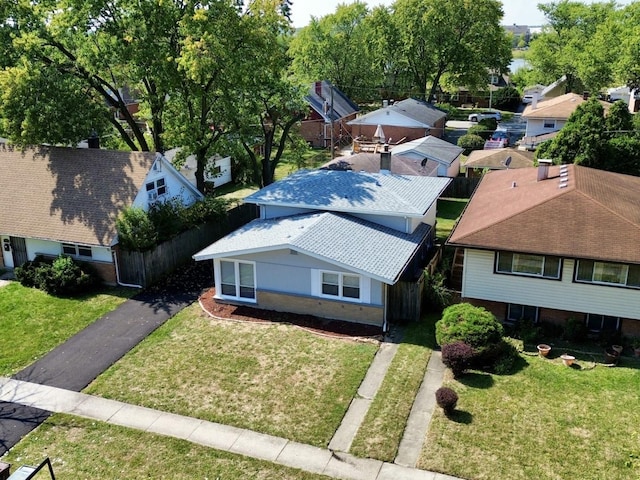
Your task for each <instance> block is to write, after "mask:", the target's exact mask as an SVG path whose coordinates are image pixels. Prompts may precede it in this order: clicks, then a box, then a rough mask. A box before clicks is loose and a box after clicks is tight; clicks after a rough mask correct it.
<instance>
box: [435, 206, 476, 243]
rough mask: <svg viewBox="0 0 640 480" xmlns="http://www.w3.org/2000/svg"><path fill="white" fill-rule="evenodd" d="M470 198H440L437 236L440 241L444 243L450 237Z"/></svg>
mask: <svg viewBox="0 0 640 480" xmlns="http://www.w3.org/2000/svg"><path fill="white" fill-rule="evenodd" d="M468 201H469V199H468V198H440V199H438V205H437V209H438V210H437V211H438V218H437V222H438V223H437V226H436V234H437V236H438V239H440V240H442V241H444V240H446V239H447V238H448V237H449V234H450V233H451V230H453V227H454V225H455V224H456V222H457V221H458V218H459V217H460V214H461V213H462V210H464V207H466V205H467V202H468Z"/></svg>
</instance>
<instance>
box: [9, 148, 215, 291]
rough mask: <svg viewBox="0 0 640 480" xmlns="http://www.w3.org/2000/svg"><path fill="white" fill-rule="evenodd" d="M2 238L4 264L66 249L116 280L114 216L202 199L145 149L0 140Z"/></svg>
mask: <svg viewBox="0 0 640 480" xmlns="http://www.w3.org/2000/svg"><path fill="white" fill-rule="evenodd" d="M0 171H2V176H1V177H0V204H1V205H2V215H0V243H1V244H2V261H3V264H4V265H5V266H6V267H8V268H13V267H17V266H20V265H22V264H23V263H24V262H26V261H28V260H33V259H34V258H35V257H36V255H39V254H41V255H45V256H58V255H60V254H63V253H64V254H67V255H70V256H72V257H73V258H75V259H77V260H81V261H84V262H88V263H91V264H92V265H93V266H94V267H95V268H96V269H97V270H98V273H99V274H100V276H101V277H102V279H103V280H104V281H105V282H106V283H111V284H113V283H116V282H117V280H118V279H117V270H116V263H115V258H114V257H115V252H116V247H117V232H116V226H115V224H116V218H117V217H118V215H119V214H120V213H121V212H122V211H123V210H124V209H125V208H126V207H128V206H132V205H133V206H139V207H141V208H144V209H147V208H148V207H149V205H150V204H151V203H154V202H157V201H162V200H163V199H168V198H173V197H180V198H181V199H182V201H183V202H184V203H185V204H186V205H190V204H192V203H193V202H195V201H196V200H198V199H201V198H203V197H202V194H201V193H200V192H198V191H197V190H196V189H195V187H193V186H192V185H191V184H190V183H189V182H188V181H187V180H186V179H185V178H184V177H183V176H182V175H181V174H180V173H179V172H177V171H176V169H175V168H174V167H173V166H172V165H171V163H170V162H168V161H167V160H166V159H165V158H164V157H162V156H161V155H159V154H155V153H150V152H119V151H110V150H102V149H93V148H61V147H46V146H40V147H31V148H25V149H24V150H21V149H19V148H12V147H10V146H7V145H6V144H0Z"/></svg>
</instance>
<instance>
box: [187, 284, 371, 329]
mask: <svg viewBox="0 0 640 480" xmlns="http://www.w3.org/2000/svg"><path fill="white" fill-rule="evenodd" d="M214 294H215V288H210V289H208V290H206V291H205V292H204V293H203V294H202V295H201V296H200V299H199V300H200V305H201V306H202V308H203V309H204V310H205V311H206V312H207V313H209V314H210V315H212V316H213V317H218V318H224V319H230V320H236V321H244V322H256V323H285V324H290V325H296V326H298V327H301V328H304V329H306V330H309V331H311V332H314V333H318V334H321V335H327V336H332V337H366V338H373V339H376V340H381V339H382V329H381V328H380V327H374V326H372V325H361V324H358V323H353V322H344V321H340V320H329V319H326V318H320V317H316V316H314V315H298V314H294V313H285V312H276V311H273V310H262V309H259V308H253V307H247V306H239V305H230V304H228V303H221V302H218V301H217V300H215V299H214V298H213V295H214Z"/></svg>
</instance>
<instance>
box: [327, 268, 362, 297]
mask: <svg viewBox="0 0 640 480" xmlns="http://www.w3.org/2000/svg"><path fill="white" fill-rule="evenodd" d="M320 275H321V290H320V292H321V295H322V296H328V297H336V298H344V299H349V300H360V299H361V295H360V275H353V274H351V273H340V272H321V273H320Z"/></svg>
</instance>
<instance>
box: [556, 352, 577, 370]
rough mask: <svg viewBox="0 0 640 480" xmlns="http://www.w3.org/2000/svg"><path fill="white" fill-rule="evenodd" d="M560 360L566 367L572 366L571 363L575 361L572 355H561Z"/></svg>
mask: <svg viewBox="0 0 640 480" xmlns="http://www.w3.org/2000/svg"><path fill="white" fill-rule="evenodd" d="M560 358H561V359H562V363H564V364H565V365H566V366H567V367H570V366H571V365H573V361H574V360H575V359H576V357H574V356H573V355H569V354H568V353H563V354H562V355H560Z"/></svg>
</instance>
